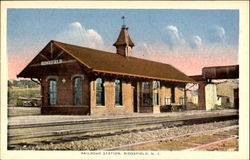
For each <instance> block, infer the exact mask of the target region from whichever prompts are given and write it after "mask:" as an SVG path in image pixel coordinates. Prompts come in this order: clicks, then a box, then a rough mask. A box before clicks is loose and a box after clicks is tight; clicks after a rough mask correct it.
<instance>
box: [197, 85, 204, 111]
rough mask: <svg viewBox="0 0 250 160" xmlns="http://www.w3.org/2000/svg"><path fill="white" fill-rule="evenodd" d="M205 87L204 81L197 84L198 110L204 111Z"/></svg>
mask: <svg viewBox="0 0 250 160" xmlns="http://www.w3.org/2000/svg"><path fill="white" fill-rule="evenodd" d="M205 86H206V82H204V81H202V82H199V89H198V108H199V109H206V98H205V96H206V95H205V94H206V93H205Z"/></svg>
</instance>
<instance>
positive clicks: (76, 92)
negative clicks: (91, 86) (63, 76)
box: [73, 77, 82, 105]
mask: <svg viewBox="0 0 250 160" xmlns="http://www.w3.org/2000/svg"><path fill="white" fill-rule="evenodd" d="M73 104H74V105H82V77H75V78H74V79H73Z"/></svg>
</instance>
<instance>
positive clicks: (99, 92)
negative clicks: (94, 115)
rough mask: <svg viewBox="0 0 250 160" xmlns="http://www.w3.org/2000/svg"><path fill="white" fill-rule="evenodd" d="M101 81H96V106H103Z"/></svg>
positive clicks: (99, 79)
mask: <svg viewBox="0 0 250 160" xmlns="http://www.w3.org/2000/svg"><path fill="white" fill-rule="evenodd" d="M103 83H104V82H103V79H101V78H97V79H96V104H97V105H102V106H104V105H105V104H104V85H103Z"/></svg>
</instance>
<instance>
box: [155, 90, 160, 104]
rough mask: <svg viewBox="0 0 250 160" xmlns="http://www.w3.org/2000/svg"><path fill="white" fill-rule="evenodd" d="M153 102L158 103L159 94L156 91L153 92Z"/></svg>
mask: <svg viewBox="0 0 250 160" xmlns="http://www.w3.org/2000/svg"><path fill="white" fill-rule="evenodd" d="M154 104H155V105H159V94H158V93H154Z"/></svg>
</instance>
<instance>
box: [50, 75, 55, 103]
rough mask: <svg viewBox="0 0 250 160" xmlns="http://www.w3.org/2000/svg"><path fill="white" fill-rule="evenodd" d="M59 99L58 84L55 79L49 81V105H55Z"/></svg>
mask: <svg viewBox="0 0 250 160" xmlns="http://www.w3.org/2000/svg"><path fill="white" fill-rule="evenodd" d="M56 97H57V82H56V80H55V79H50V80H49V104H50V105H55V104H56Z"/></svg>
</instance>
